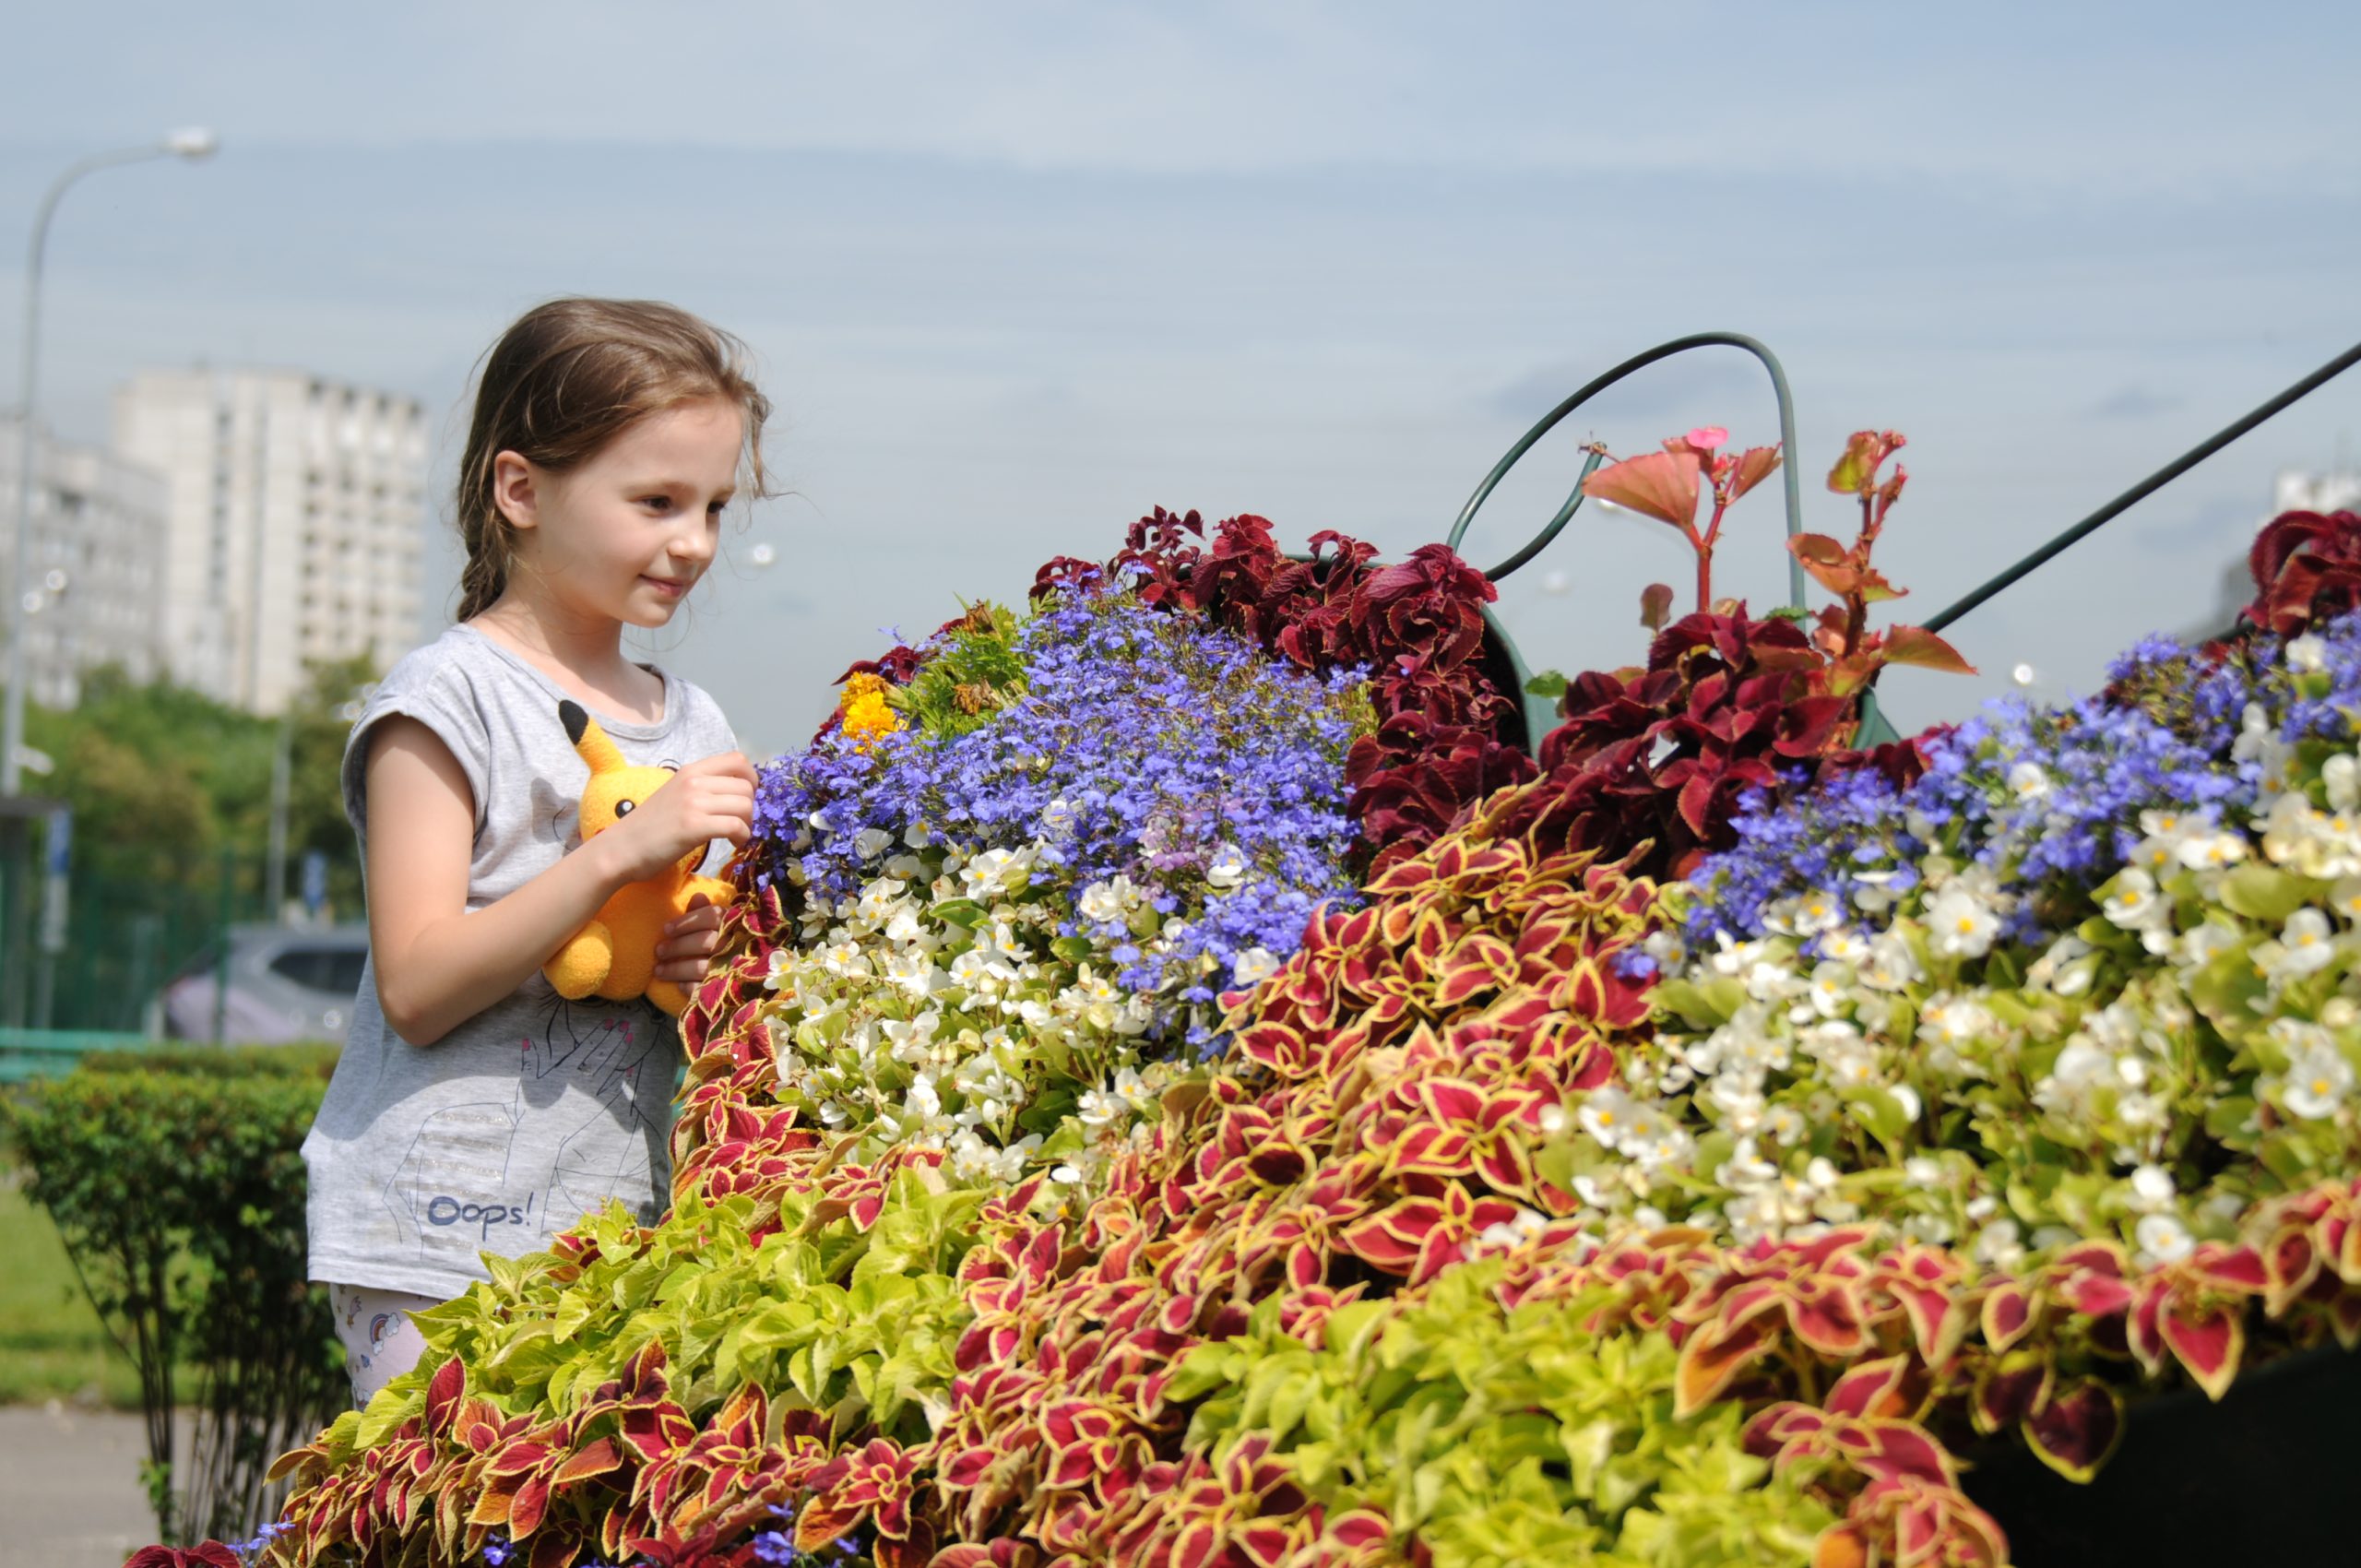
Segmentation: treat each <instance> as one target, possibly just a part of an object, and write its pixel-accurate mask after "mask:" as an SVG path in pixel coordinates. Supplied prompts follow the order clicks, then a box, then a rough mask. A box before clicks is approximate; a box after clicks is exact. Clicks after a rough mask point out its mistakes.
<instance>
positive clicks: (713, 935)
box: [656, 893, 721, 985]
mask: <svg viewBox="0 0 2361 1568" xmlns="http://www.w3.org/2000/svg"><path fill="white" fill-rule="evenodd" d="M720 945H721V906H720V905H718V904H717V903H715V902H714V901H713V900H712V899H710V898H708V897H706V896H705V895H704V894H702V893H693V894H691V895H690V896H689V912H688V913H687V914H685V915H681V916H678V917H676V918H675V919H672V920H670V921H665V922H664V937H663V940H662V941H660V942H658V944H656V978H657V979H658V980H671V981H673V982H674V983H676V984H680V985H694V984H696V983H697V982H698V981H699V980H703V979H705V977H706V974H707V973H708V972H710V971H711V969H712V968H713V964H712V962H711V960H712V957H713V950H714V949H715V948H717V947H718V946H720Z"/></svg>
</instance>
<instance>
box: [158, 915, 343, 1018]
mask: <svg viewBox="0 0 2361 1568" xmlns="http://www.w3.org/2000/svg"><path fill="white" fill-rule="evenodd" d="M219 956H220V949H219V947H218V946H209V947H208V948H207V949H206V951H205V952H203V953H202V954H200V955H198V956H196V958H194V959H192V960H190V962H189V964H188V966H187V967H186V968H184V969H183V970H182V971H181V973H180V975H179V976H178V977H177V978H176V979H174V980H172V981H170V982H169V983H167V984H166V985H165V987H164V991H163V1014H164V1019H163V1026H164V1033H165V1034H166V1035H167V1036H169V1037H171V1038H172V1039H212V1038H213V992H214V977H215V975H216V974H217V972H218V969H217V968H216V965H217V960H218V959H219ZM368 957H369V928H368V927H367V926H365V925H338V926H283V925H238V926H231V928H230V989H229V994H228V997H227V1000H226V1001H225V1002H224V1004H223V1006H222V1019H221V1038H222V1039H224V1040H225V1041H228V1042H230V1043H231V1044H238V1045H243V1044H248V1043H254V1044H264V1045H275V1044H281V1043H284V1042H287V1041H290V1040H305V1039H324V1040H330V1041H334V1042H337V1043H339V1044H340V1043H342V1041H343V1039H344V1031H345V1028H346V1026H347V1025H349V1024H350V1022H351V1021H352V999H353V997H354V996H355V995H356V994H357V993H358V992H360V990H361V969H362V965H363V964H364V963H365V962H367V960H368Z"/></svg>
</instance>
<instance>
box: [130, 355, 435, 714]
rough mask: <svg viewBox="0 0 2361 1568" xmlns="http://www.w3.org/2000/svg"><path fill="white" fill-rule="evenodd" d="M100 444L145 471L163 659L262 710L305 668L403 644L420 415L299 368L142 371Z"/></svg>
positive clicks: (415, 619)
mask: <svg viewBox="0 0 2361 1568" xmlns="http://www.w3.org/2000/svg"><path fill="white" fill-rule="evenodd" d="M114 445H115V449H116V450H117V451H118V452H120V453H122V454H124V455H125V456H126V457H132V458H135V459H136V460H137V461H139V462H142V463H145V464H148V466H150V467H152V468H155V469H160V470H161V472H162V473H163V475H164V480H165V485H166V490H167V496H166V504H165V517H166V519H167V529H166V535H167V540H166V545H165V549H164V554H163V566H164V573H163V596H162V606H161V609H162V623H163V645H164V658H165V660H166V663H167V665H168V666H169V668H170V669H171V671H172V675H173V677H174V678H175V679H177V680H178V681H180V682H181V683H183V684H184V685H190V686H194V687H196V688H197V689H198V690H200V691H203V692H206V693H208V694H209V695H213V696H215V697H217V698H219V699H220V700H221V701H223V702H230V703H235V704H237V705H239V706H241V707H245V708H247V709H249V710H251V711H253V712H256V713H277V712H279V710H280V709H281V708H282V707H284V706H285V705H286V703H287V702H288V700H289V698H290V697H291V696H292V695H293V694H294V693H295V692H296V690H297V689H298V688H299V687H300V686H301V684H302V683H303V664H304V661H305V660H306V659H335V658H344V657H347V656H349V655H351V654H354V653H359V652H362V651H363V650H364V649H365V650H367V651H369V652H371V653H373V654H374V656H375V658H376V659H377V662H378V664H379V666H380V667H381V668H382V667H384V666H387V665H390V664H392V663H393V661H394V660H395V659H398V658H399V657H400V656H401V655H402V654H403V653H405V652H407V651H408V650H409V648H410V647H414V646H415V645H416V643H417V641H418V625H419V596H420V586H419V579H420V572H421V553H422V552H423V548H424V540H423V538H422V535H421V523H422V521H423V517H424V506H425V487H426V415H425V410H423V409H422V408H421V406H420V404H419V402H418V400H417V399H416V398H406V397H401V396H398V395H396V394H393V393H386V392H374V391H370V390H368V389H366V388H364V387H358V386H346V385H343V384H342V383H339V382H334V381H329V380H327V379H326V378H324V377H321V376H316V375H310V374H304V373H303V372H300V371H214V370H208V369H202V368H200V369H196V370H185V371H149V372H146V373H143V374H140V375H138V376H136V377H135V378H134V379H133V380H132V381H131V382H130V383H129V384H128V385H126V386H123V387H121V388H120V389H118V390H117V392H116V394H115V399H114Z"/></svg>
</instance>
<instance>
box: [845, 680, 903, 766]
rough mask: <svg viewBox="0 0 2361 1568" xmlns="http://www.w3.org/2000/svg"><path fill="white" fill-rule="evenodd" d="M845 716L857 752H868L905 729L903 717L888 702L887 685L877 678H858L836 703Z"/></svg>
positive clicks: (847, 684) (848, 686)
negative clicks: (888, 736) (886, 738)
mask: <svg viewBox="0 0 2361 1568" xmlns="http://www.w3.org/2000/svg"><path fill="white" fill-rule="evenodd" d="M836 711H837V712H838V713H840V714H842V715H843V716H844V731H845V734H846V736H847V737H848V738H849V739H850V740H851V742H852V743H853V747H854V749H855V750H857V751H864V752H865V751H867V750H869V749H870V748H871V747H872V746H874V745H875V744H876V743H877V742H878V741H879V740H881V739H883V738H884V736H887V735H890V734H892V733H893V732H894V731H896V730H899V729H900V728H902V716H901V715H900V714H898V713H896V712H895V711H894V710H893V708H892V707H889V706H887V704H886V701H885V683H884V680H883V679H881V678H880V677H878V676H875V675H866V674H863V675H855V676H853V677H852V678H851V679H850V680H848V681H847V682H846V683H845V689H844V695H842V696H840V697H838V698H837V699H836Z"/></svg>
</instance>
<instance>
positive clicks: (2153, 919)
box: [2099, 866, 2170, 931]
mask: <svg viewBox="0 0 2361 1568" xmlns="http://www.w3.org/2000/svg"><path fill="white" fill-rule="evenodd" d="M2099 909H2100V910H2101V912H2103V913H2104V914H2105V915H2106V918H2107V919H2108V920H2110V921H2114V922H2115V923H2116V924H2117V925H2118V926H2121V927H2123V928H2124V929H2125V930H2126V931H2144V930H2146V929H2147V928H2149V927H2150V926H2153V925H2155V924H2156V923H2157V922H2158V921H2161V920H2162V919H2164V918H2165V916H2166V915H2167V914H2169V913H2170V911H2169V910H2168V909H2166V907H2165V900H2164V898H2163V897H2162V896H2161V895H2160V894H2158V893H2157V891H2156V879H2155V878H2154V877H2153V876H2150V875H2149V874H2148V873H2146V872H2144V871H2142V870H2141V869H2140V868H2139V867H2138V866H2126V867H2124V868H2123V870H2121V871H2119V872H2118V873H2116V874H2115V891H2114V892H2112V893H2109V894H2108V895H2107V896H2106V897H2105V898H2103V899H2101V900H2100V901H2099Z"/></svg>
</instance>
